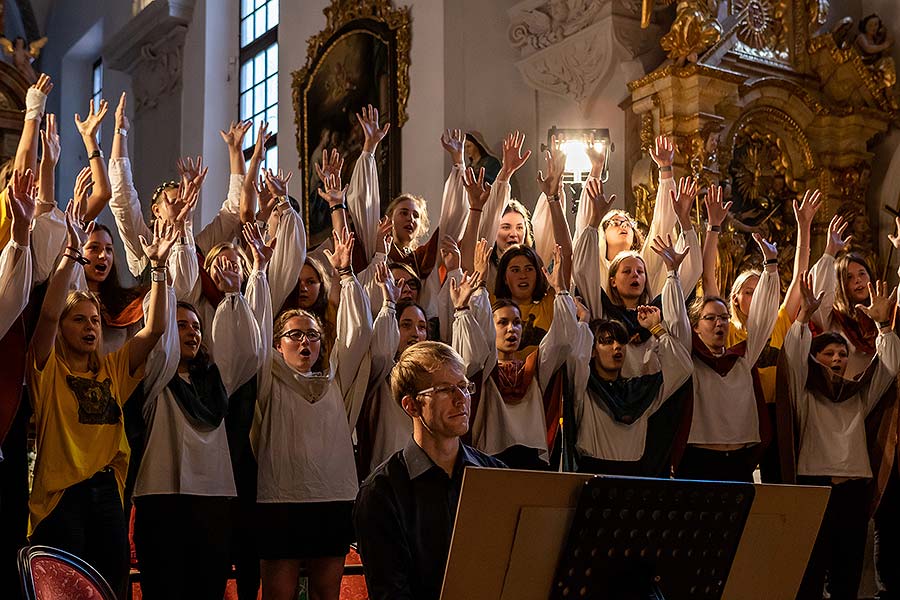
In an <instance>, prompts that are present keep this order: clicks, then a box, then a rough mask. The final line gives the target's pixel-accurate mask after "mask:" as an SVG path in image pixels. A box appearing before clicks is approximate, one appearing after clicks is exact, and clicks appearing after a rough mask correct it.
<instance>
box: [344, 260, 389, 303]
mask: <svg viewBox="0 0 900 600" xmlns="http://www.w3.org/2000/svg"><path fill="white" fill-rule="evenodd" d="M386 261H387V254H384V253H383V252H376V253H375V256H373V257H372V262H370V263H369V264H368V266H366V268H365V269H363V270H362V271H361V272H360V273H357V275H356V278H357V279H358V280H359V284H360V285H361V286H363V290H365V292H366V296H368V297H369V305H370V306H371V307H372V311H373V312H374V311H375V309H376V308H377V307H379V306H381V305H382V304H383V303H384V293H383V292H382V291H381V286H380V285H378V282H377V281H375V269H376V267H377V266H378V265H380V264H382V263H384V262H386ZM335 276H337V275H335ZM373 316H374V315H373Z"/></svg>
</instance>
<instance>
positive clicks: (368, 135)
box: [356, 104, 391, 152]
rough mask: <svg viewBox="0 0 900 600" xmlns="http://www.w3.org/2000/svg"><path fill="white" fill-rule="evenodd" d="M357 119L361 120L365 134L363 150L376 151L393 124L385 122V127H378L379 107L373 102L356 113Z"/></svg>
mask: <svg viewBox="0 0 900 600" xmlns="http://www.w3.org/2000/svg"><path fill="white" fill-rule="evenodd" d="M356 120H357V121H359V124H360V126H361V127H362V130H363V135H364V136H365V142H364V143H363V151H364V152H375V148H377V147H378V144H379V142H381V140H383V139H384V136H386V135H387V133H388V131H390V129H391V124H390V123H385V124H384V127H378V109H377V108H375V107H374V106H372V105H371V104H370V105H369V106H368V107H365V106H363V108H362V110H361V111H360V112H358V113H356Z"/></svg>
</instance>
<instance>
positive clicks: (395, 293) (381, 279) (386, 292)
mask: <svg viewBox="0 0 900 600" xmlns="http://www.w3.org/2000/svg"><path fill="white" fill-rule="evenodd" d="M375 283H377V284H378V286H379V287H380V288H381V292H382V295H383V296H384V300H385V302H393V303H394V304H397V301H398V300H399V299H400V290H401V288H402V287H403V284H404V280H403V279H400V280H399V281H394V275H393V273H391V270H390V269H388V266H387V263H385V262H381V263H378V264H377V265H375Z"/></svg>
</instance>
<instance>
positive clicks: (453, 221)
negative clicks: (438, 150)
mask: <svg viewBox="0 0 900 600" xmlns="http://www.w3.org/2000/svg"><path fill="white" fill-rule="evenodd" d="M464 143H465V135H464V134H463V132H462V130H460V129H448V130H446V131H445V132H444V133H443V135H441V146H442V147H443V148H444V150H446V151H447V154H449V155H450V161H451V162H452V163H453V166H451V167H450V174H449V175H448V176H447V181H445V182H444V195H443V198H442V200H441V218H440V221H439V222H438V227H440V230H441V234H442V235H449V236H450V237H452V238H453V239H457V240H458V239H460V238H461V237H462V235H463V230H464V229H465V225H466V217H467V216H468V215H467V213H468V203H467V202H466V201H465V199H464V196H465V188H464V186H463V173H464V172H465V170H466V166H465V164H464V163H463V159H462V150H463V144H464Z"/></svg>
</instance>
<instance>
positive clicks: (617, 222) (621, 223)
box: [606, 217, 634, 229]
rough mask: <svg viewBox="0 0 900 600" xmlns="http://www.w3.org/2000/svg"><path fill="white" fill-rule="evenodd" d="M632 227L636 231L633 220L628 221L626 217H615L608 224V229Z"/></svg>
mask: <svg viewBox="0 0 900 600" xmlns="http://www.w3.org/2000/svg"><path fill="white" fill-rule="evenodd" d="M626 226H627V227H631V228H632V229H634V221H632V220H631V219H626V218H625V217H613V218H611V219H610V220H609V221H607V222H606V228H607V229H608V228H610V227H626Z"/></svg>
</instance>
